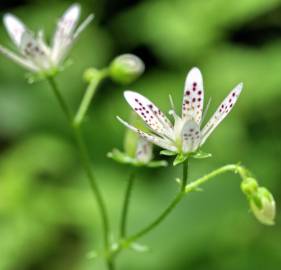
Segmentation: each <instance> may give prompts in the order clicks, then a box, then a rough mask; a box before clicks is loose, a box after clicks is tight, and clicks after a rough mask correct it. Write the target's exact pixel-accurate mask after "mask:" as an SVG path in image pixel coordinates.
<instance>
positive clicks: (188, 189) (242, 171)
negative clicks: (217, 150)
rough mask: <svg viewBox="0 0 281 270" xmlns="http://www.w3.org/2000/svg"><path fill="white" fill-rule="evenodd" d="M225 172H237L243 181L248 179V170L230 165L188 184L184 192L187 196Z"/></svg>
mask: <svg viewBox="0 0 281 270" xmlns="http://www.w3.org/2000/svg"><path fill="white" fill-rule="evenodd" d="M225 172H235V173H239V175H240V177H241V178H242V179H245V178H246V177H247V174H248V172H247V170H246V169H245V168H244V167H242V166H240V165H235V164H230V165H225V166H223V167H221V168H219V169H216V170H214V171H212V172H211V173H209V174H206V175H204V176H202V177H200V178H198V179H197V180H195V181H194V182H192V183H190V184H188V185H187V186H186V187H185V189H184V192H185V193H186V194H187V193H189V192H191V191H194V190H196V189H197V188H198V187H199V186H200V185H202V184H204V183H206V182H207V181H209V180H211V179H212V178H214V177H215V176H218V175H220V174H222V173H225Z"/></svg>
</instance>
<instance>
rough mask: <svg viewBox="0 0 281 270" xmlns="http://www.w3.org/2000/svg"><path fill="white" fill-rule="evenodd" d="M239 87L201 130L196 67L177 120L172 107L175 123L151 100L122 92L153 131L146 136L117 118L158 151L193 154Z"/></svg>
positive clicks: (200, 95)
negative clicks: (160, 149) (155, 146)
mask: <svg viewBox="0 0 281 270" xmlns="http://www.w3.org/2000/svg"><path fill="white" fill-rule="evenodd" d="M242 87H243V84H242V83H240V84H238V85H237V86H236V87H235V88H234V89H233V90H232V91H231V92H230V93H229V94H228V96H227V97H226V98H225V99H224V101H223V102H222V103H221V104H220V106H219V107H218V109H217V111H216V112H215V113H214V115H213V116H212V117H211V119H210V120H209V121H208V122H207V124H206V125H205V126H204V128H203V129H202V130H201V129H200V125H201V123H202V115H203V102H204V88H203V79H202V75H201V72H200V70H199V69H198V68H192V69H191V70H190V71H189V73H188V74H187V77H186V81H185V87H184V95H183V104H182V116H181V117H179V116H178V115H177V114H176V112H175V110H174V108H172V110H171V111H170V114H171V115H172V116H173V117H174V124H172V123H171V121H170V120H169V119H168V118H167V117H166V116H165V115H164V113H163V112H161V110H160V109H158V108H157V107H156V106H155V105H154V104H153V103H152V102H151V101H150V100H148V99H147V98H146V97H144V96H142V95H140V94H138V93H136V92H133V91H125V93H124V96H125V99H126V100H127V102H128V103H129V105H130V106H131V107H132V108H133V110H134V111H135V112H136V113H137V114H138V115H139V116H140V117H141V118H142V119H143V120H144V122H145V123H146V125H147V126H148V127H149V128H150V130H151V131H152V132H151V133H150V134H148V133H145V132H143V131H141V130H139V129H137V128H136V127H134V126H132V125H130V124H129V123H127V122H126V121H124V120H122V119H121V118H120V117H117V118H118V120H119V121H120V122H121V123H123V124H124V125H125V126H126V127H128V128H129V129H131V130H132V131H134V132H136V133H138V134H139V135H140V136H141V137H143V138H144V139H145V140H147V141H149V142H151V143H154V144H156V145H158V146H160V147H161V148H164V149H166V150H168V151H171V152H174V153H180V154H189V153H194V152H196V151H197V150H198V149H199V147H200V146H202V145H203V144H204V142H205V141H206V140H207V138H208V137H209V136H210V134H211V133H212V132H213V131H214V129H215V128H216V127H217V126H218V125H219V123H220V122H221V121H222V120H223V119H224V118H225V117H226V116H227V114H228V113H229V112H230V111H231V110H232V108H233V106H234V104H235V103H236V101H237V99H238V97H239V95H240V93H241V91H242ZM172 106H173V104H172Z"/></svg>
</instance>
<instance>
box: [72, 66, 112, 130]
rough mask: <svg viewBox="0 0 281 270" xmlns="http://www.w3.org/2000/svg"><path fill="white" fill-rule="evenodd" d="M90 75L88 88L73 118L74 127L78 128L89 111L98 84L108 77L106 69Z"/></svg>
mask: <svg viewBox="0 0 281 270" xmlns="http://www.w3.org/2000/svg"><path fill="white" fill-rule="evenodd" d="M91 75H92V76H91V78H89V85H88V88H87V89H86V91H85V94H84V96H83V98H82V101H81V103H80V106H79V108H78V110H77V113H76V115H75V117H74V125H75V126H79V125H80V124H81V123H82V121H83V119H84V118H85V115H86V113H87V111H88V109H89V106H90V104H91V101H92V100H93V97H94V95H95V93H96V90H97V88H98V86H99V84H100V83H101V81H103V80H104V79H105V78H106V77H107V76H108V70H107V69H103V70H95V72H94V74H91ZM86 76H87V75H86Z"/></svg>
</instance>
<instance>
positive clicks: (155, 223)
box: [125, 160, 188, 245]
mask: <svg viewBox="0 0 281 270" xmlns="http://www.w3.org/2000/svg"><path fill="white" fill-rule="evenodd" d="M187 168H188V160H186V161H185V162H184V163H183V172H182V175H183V178H182V186H181V190H180V192H179V193H178V194H177V196H176V197H175V198H174V199H173V200H172V201H171V203H170V204H169V205H168V207H167V208H166V209H165V210H164V211H163V212H162V213H161V214H160V215H159V216H158V217H157V218H156V219H155V220H154V221H153V222H152V223H150V224H149V225H148V226H146V227H145V228H144V229H142V230H140V231H139V232H137V233H136V234H134V235H132V236H130V237H128V238H127V239H126V241H125V243H126V245H128V244H130V243H132V242H134V241H136V240H137V239H138V238H140V237H142V236H143V235H145V234H147V233H148V232H150V231H151V230H153V229H154V228H155V227H157V226H158V225H159V224H160V223H161V222H162V221H163V220H164V219H165V218H166V217H167V216H168V214H169V213H171V212H172V210H173V209H174V208H175V207H176V206H177V205H178V203H179V202H180V201H181V199H182V198H183V197H184V195H185V185H186V183H187V178H188V173H187Z"/></svg>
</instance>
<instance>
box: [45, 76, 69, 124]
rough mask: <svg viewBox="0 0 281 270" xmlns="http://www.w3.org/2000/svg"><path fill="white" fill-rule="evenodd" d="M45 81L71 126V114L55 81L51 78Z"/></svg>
mask: <svg viewBox="0 0 281 270" xmlns="http://www.w3.org/2000/svg"><path fill="white" fill-rule="evenodd" d="M47 80H48V82H49V84H50V85H51V88H52V90H53V93H54V95H55V96H56V99H57V100H58V102H59V105H60V107H61V109H62V110H63V112H64V114H65V116H66V118H67V120H68V122H69V123H70V124H71V123H72V112H71V110H70V108H69V107H68V105H67V103H66V102H65V100H64V98H63V96H62V95H61V93H60V91H59V89H58V86H57V84H56V82H55V79H54V78H53V77H47Z"/></svg>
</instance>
